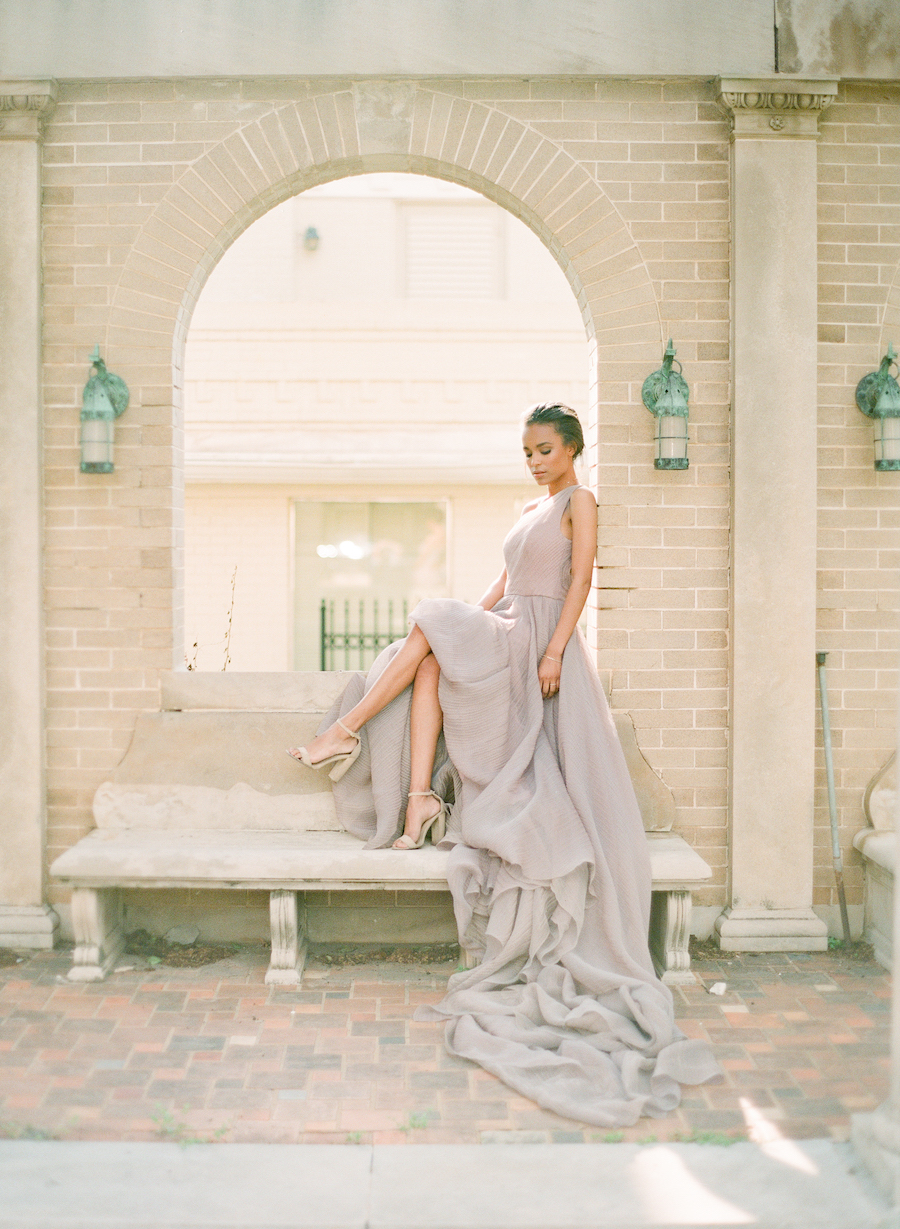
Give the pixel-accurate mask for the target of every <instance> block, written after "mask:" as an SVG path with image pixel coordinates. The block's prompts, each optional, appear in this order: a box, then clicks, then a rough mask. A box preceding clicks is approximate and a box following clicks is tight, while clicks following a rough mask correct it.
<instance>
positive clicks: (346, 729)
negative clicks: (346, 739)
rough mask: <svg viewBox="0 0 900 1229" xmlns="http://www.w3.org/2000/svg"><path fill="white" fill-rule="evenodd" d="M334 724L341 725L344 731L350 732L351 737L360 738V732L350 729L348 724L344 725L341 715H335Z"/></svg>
mask: <svg viewBox="0 0 900 1229" xmlns="http://www.w3.org/2000/svg"><path fill="white" fill-rule="evenodd" d="M334 724H335V725H339V726H340V727H341V729H342V730H343V731H344V733H345V734H349V735H350V737H351V738H359V734H357V732H356V730H351V729H348V728H347V726H345V725H344V723H343V721H341V719H340V717H335V719H334Z"/></svg>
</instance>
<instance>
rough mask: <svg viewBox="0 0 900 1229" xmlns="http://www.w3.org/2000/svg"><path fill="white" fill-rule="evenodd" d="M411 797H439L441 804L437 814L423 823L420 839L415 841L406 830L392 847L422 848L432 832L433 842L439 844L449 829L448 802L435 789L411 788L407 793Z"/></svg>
mask: <svg viewBox="0 0 900 1229" xmlns="http://www.w3.org/2000/svg"><path fill="white" fill-rule="evenodd" d="M407 797H409V798H437V800H438V802H439V803H440V804H441V805H440V808H439V810H438V812H437V814H436V815H432V816H430V817H429V818H428V819H426V820H425V822H424V823H423V824H422V827H421V828H420V830H419V839H418V840H417V841H414V840H413V839H412V837H411V836H407V835H406V833H405V832H404V833H403V835H402V836H398V837H397V839H396V841H394V843H393V845H392V846H391V848H392V849H421V848H422V846H423V845H424V844H425V838H426V836H427V835H428V833H429V832H431V843H432V844H433V845H437V844H438V843H439V842H440V841H442V840H443V839H444V833H445V832H446V831H447V804H446V802H444V800H443V798H442V797H441V796H440V794H436V793H435V792H434V790H433V789H425V790H417V789H414V790H410V792H409V794H408V795H407ZM432 829H434V831H432Z"/></svg>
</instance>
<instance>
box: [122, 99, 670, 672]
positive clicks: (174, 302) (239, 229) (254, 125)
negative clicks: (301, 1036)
mask: <svg viewBox="0 0 900 1229" xmlns="http://www.w3.org/2000/svg"><path fill="white" fill-rule="evenodd" d="M374 171H405V172H412V173H415V174H422V175H431V176H435V177H438V178H443V179H448V180H452V181H454V182H457V183H460V184H463V185H465V186H466V187H470V188H473V189H475V190H476V191H478V192H480V193H481V194H482V195H484V196H485V197H487V198H489V199H490V200H493V201H494V202H495V203H497V204H499V205H500V206H502V207H503V208H505V209H507V210H508V211H509V212H510V213H512V214H513V215H514V216H515V217H517V218H518V219H520V220H521V221H523V222H524V223H525V224H526V225H528V226H529V227H530V228H531V229H532V230H533V231H534V232H535V233H536V234H537V235H538V236H539V238H541V240H542V241H543V242H544V243H545V245H546V246H547V247H548V248H549V250H550V252H551V253H552V254H553V256H554V257H555V258H556V260H557V262H558V263H559V265H560V267H561V268H562V270H563V272H564V274H565V276H566V277H567V279H568V281H569V284H570V286H571V287H572V291H573V294H574V295H575V297H576V300H577V302H578V305H579V307H580V309H581V313H582V318H583V320H584V324H585V331H586V335H587V338H588V343H589V351H590V368H591V381H590V384H591V397H592V405H591V407H590V410H589V417H588V423H587V428H588V429H587V431H586V437H587V440H588V447H587V455H588V461H589V464H590V465H591V467H592V472H596V470H595V468H594V467H595V465H596V461H597V441H598V422H599V420H600V419H601V418H602V419H603V421H604V423H608V422H611V421H615V423H616V425H617V426H622V425H624V426H625V429H626V430H628V429H629V424H630V422H631V421H632V419H633V416H634V415H635V414H636V413H638V412H639V409H636V408H635V406H634V405H631V404H627V405H621V404H619V400H620V399H619V398H618V397H617V396H615V395H614V398H613V397H611V398H608V399H607V404H606V406H605V407H604V411H603V412H602V413H600V412H599V406H600V405H601V404H602V403H603V400H604V397H603V393H602V391H601V390H602V388H603V384H604V382H606V381H607V380H609V382H610V384H613V385H614V386H615V387H616V388H618V389H621V386H622V381H623V380H625V381H627V382H631V383H632V384H635V385H637V386H639V381H640V380H641V379H642V378H643V375H644V374H646V372H645V370H644V369H645V367H646V362H647V355H648V354H652V353H655V352H658V350H659V348H660V343H661V340H662V325H661V322H660V316H659V310H658V306H657V301H656V296H655V293H654V288H653V285H652V283H651V280H650V276H649V274H648V271H647V268H646V266H645V264H644V260H643V256H642V254H641V252H640V251H639V249H638V247H637V244H636V243H635V241H634V239H633V237H632V235H631V232H630V230H629V229H628V227H627V225H626V224H625V222H624V221H623V219H622V217H621V215H620V214H619V212H618V210H617V209H616V207H615V205H614V204H613V202H612V201H611V200H610V198H609V197H608V196H607V195H606V193H605V192H604V191H603V189H602V188H601V186H600V185H599V184H598V183H597V181H596V180H595V179H593V178H592V177H591V176H590V175H589V174H588V173H587V172H586V171H585V169H584V168H583V167H582V166H581V165H579V164H578V163H577V162H575V161H574V159H573V158H572V157H571V156H570V155H569V154H568V153H566V152H565V151H564V150H563V149H561V148H560V146H559V145H558V144H556V143H555V142H553V141H552V140H550V139H548V138H547V137H545V136H543V135H542V134H541V133H539V132H537V131H536V130H535V129H534V128H532V127H530V126H529V125H527V124H525V123H522V122H520V121H518V120H514V119H512V118H510V117H509V116H507V115H505V114H504V113H503V112H502V111H500V110H497V109H493V108H491V107H489V106H486V105H484V104H481V103H473V102H468V101H463V100H461V99H459V98H453V97H451V96H449V95H445V94H441V93H439V92H436V91H434V90H429V89H423V88H419V87H417V86H415V85H411V84H407V83H402V82H397V83H377V82H376V83H364V84H362V85H359V86H355V87H354V88H352V89H347V90H342V91H339V92H337V93H324V94H321V95H319V96H316V97H312V98H308V99H305V100H302V101H292V102H290V103H287V104H282V105H277V106H275V107H273V109H272V110H270V111H268V112H266V113H265V114H263V115H262V116H260V117H258V118H256V119H254V120H253V121H252V122H250V123H247V124H245V125H243V126H241V127H239V128H237V129H236V130H235V131H233V132H232V133H231V134H230V135H229V136H227V137H226V138H225V139H223V140H221V141H220V142H219V143H217V144H216V145H214V146H212V147H211V148H210V149H208V150H207V152H206V153H205V154H203V156H202V157H199V158H198V159H196V160H195V161H194V162H192V163H191V164H190V165H189V166H187V168H186V169H185V170H184V171H182V173H181V174H180V175H179V176H178V177H177V178H176V179H175V181H174V183H173V184H172V186H171V188H169V189H168V191H167V192H165V194H164V195H163V196H162V198H161V199H160V201H159V203H158V204H157V205H156V207H155V208H154V210H153V212H152V214H151V215H150V216H149V218H148V219H147V220H146V221H145V222H144V224H143V225H142V227H141V228H140V231H139V232H138V234H137V236H136V239H135V242H134V243H133V245H132V246H131V248H130V250H129V251H128V253H127V255H126V258H125V260H124V261H123V263H122V265H121V274H120V276H119V279H118V282H117V285H116V287H115V291H114V294H113V296H112V303H111V311H110V315H109V321H110V323H109V327H108V333H107V339H106V345H107V347H108V350H109V354H110V355H111V356H113V357H114V356H115V355H116V353H117V352H119V351H120V350H124V349H127V350H128V351H129V353H130V354H131V355H132V356H133V358H134V359H135V360H137V365H138V366H139V367H140V369H141V371H142V381H141V390H140V392H139V395H141V394H144V395H143V403H144V405H145V406H146V405H147V404H148V402H147V399H146V394H145V393H144V390H152V392H151V393H150V396H151V397H152V398H153V401H152V403H150V404H151V405H152V406H153V407H155V409H156V412H157V414H158V418H157V421H159V422H160V426H162V418H163V414H165V416H166V417H167V418H168V422H169V425H170V428H171V431H172V433H173V434H172V436H171V449H170V451H169V457H170V468H169V480H170V483H171V504H170V505H169V506H170V507H171V509H172V518H173V527H177V526H178V524H179V523H180V519H181V513H180V509H181V504H182V498H183V496H182V492H183V469H182V466H181V464H180V455H181V451H180V447H179V443H178V441H179V439H180V428H181V418H182V405H183V370H184V347H185V342H186V338H187V332H188V328H189V325H190V320H191V316H192V314H193V310H194V307H195V305H196V302H197V299H198V297H199V295H200V292H201V290H202V289H203V286H204V284H205V282H206V279H207V277H208V276H209V274H210V272H211V271H212V269H213V268H214V267H215V265H216V264H217V262H218V261H219V259H220V258H221V256H222V255H223V253H224V252H225V251H226V250H227V249H228V248H229V247H230V245H231V244H232V243H233V242H234V240H235V239H236V238H238V236H239V235H240V234H242V233H243V231H245V230H246V229H247V227H249V226H250V225H252V223H253V222H255V221H256V220H257V219H258V218H260V217H262V216H263V214H265V213H267V212H268V211H269V210H270V209H272V208H273V207H274V206H275V205H277V204H279V203H281V202H282V201H284V200H287V199H288V198H290V197H292V196H295V195H297V194H298V193H299V192H302V191H304V190H305V189H307V188H310V187H313V186H314V185H316V184H320V183H324V182H327V181H329V180H334V179H340V178H344V177H346V176H349V175H358V174H363V173H367V172H374ZM632 365H633V368H632ZM613 366H614V371H613ZM604 368H607V369H608V371H609V372H610V373H611V374H610V375H609V376H607V375H606V372H605V370H604ZM626 400H628V401H629V402H630V401H632V400H633V398H627V399H626ZM156 452H157V459H156V466H155V468H156V476H155V477H154V479H153V480H152V481H153V484H158V483H159V482H160V480H161V479H162V478H163V474H162V472H160V470H159V469H158V466H159V464H160V459H159V450H158V449H157V450H156ZM135 461H136V463H137V466H138V467H139V469H140V470H141V471H143V469H144V466H145V464H146V462H145V461H144V459H143V457H142V456H141V454H140V453H137V454H136V455H135ZM140 481H141V483H142V484H143V478H141V480H140ZM178 539H179V535H178V533H177V532H176V534H175V538H174V539H173V552H174V553H173V561H174V571H173V577H172V583H173V588H174V593H173V597H174V609H173V626H172V635H173V645H180V642H181V613H180V612H181V596H180V595H181V584H180V578H181V566H182V564H181V550H180V546H179V545H178ZM175 654H176V657H177V656H178V650H175Z"/></svg>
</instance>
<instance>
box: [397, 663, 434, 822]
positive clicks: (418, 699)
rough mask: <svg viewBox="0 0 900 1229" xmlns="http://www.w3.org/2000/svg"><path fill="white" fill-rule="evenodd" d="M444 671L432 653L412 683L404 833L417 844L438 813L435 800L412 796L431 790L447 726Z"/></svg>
mask: <svg viewBox="0 0 900 1229" xmlns="http://www.w3.org/2000/svg"><path fill="white" fill-rule="evenodd" d="M440 677H441V669H440V666H439V665H438V663H437V660H436V658H435V656H434V654H433V653H429V654H428V656H427V657H426V658H424V659H423V661H422V662H421V664H420V665H419V668H418V670H417V671H416V677H415V679H414V681H413V693H412V706H411V708H410V715H409V743H410V745H409V792H410V795H411V796H410V798H409V800H408V802H407V806H406V823H405V825H404V828H403V831H404V834H405V835H407V836H411V837H412V839H413V840H414V841H417V840H418V839H419V832H420V831H421V828H422V824H423V823H424V822H425V820H426V819H430V818H431V816H432V815H434V814H435V811H436V809H437V806H438V803H437V802H436V800H435V799H434V798H428V797H425V798H423V797H412V795H413V794H419V795H421V794H425V793H427V791H428V790H430V789H431V774H432V772H433V771H434V755H435V751H436V750H437V741H438V735H439V734H440V732H441V728H442V726H443V724H444V714H443V712H442V711H441V703H440V700H439V699H438V682H439V681H440Z"/></svg>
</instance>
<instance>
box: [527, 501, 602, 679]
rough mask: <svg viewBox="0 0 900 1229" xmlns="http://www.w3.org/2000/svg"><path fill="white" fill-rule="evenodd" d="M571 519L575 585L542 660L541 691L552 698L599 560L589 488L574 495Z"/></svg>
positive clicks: (593, 509) (594, 515)
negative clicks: (597, 558) (564, 656)
mask: <svg viewBox="0 0 900 1229" xmlns="http://www.w3.org/2000/svg"><path fill="white" fill-rule="evenodd" d="M569 515H570V517H571V521H572V583H571V585H570V586H569V592H568V593H567V594H566V600H565V601H564V602H563V608H562V611H561V612H560V616H559V622H558V623H557V625H556V629H555V631H554V632H553V635H552V636H551V637H550V643H549V644H548V645H547V650H546V654H547V655H546V656H545V657H542V658H541V660H540V663H539V666H538V678H539V679H540V682H541V691H542V692H543V694H544V695H545V696H547V695H552V694H553V692H554V691H555V690H556V689H557V688H558V687H559V676H560V672H561V670H562V664H561V663H562V655H563V651H564V650H565V647H566V645H567V644H568V643H569V639H570V637H571V635H572V632H573V631H574V630H575V627H576V625H577V623H578V620H579V619H580V618H581V612H582V611H583V610H584V604H585V602H586V601H587V599H588V594H589V593H590V591H591V579H592V577H593V573H594V560H595V559H596V557H597V502H596V500H595V499H594V496H593V495H592V494H591V492H590V491H589V490H588V489H587V488H586V487H579V488H578V490H577V491H573V492H572V498H571V500H570V501H569Z"/></svg>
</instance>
